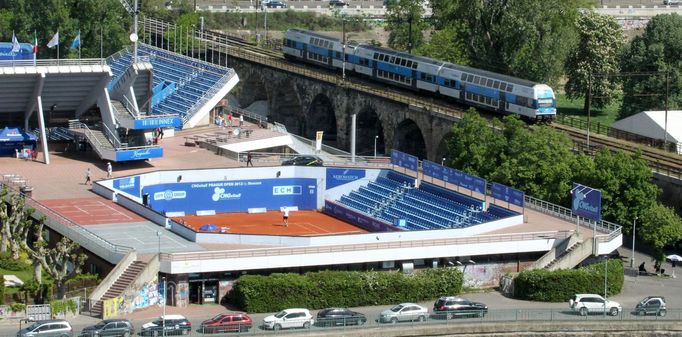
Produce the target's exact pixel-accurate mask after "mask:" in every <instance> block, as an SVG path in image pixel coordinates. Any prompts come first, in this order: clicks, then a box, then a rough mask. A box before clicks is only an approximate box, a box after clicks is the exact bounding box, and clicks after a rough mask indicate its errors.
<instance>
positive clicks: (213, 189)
mask: <svg viewBox="0 0 682 337" xmlns="http://www.w3.org/2000/svg"><path fill="white" fill-rule="evenodd" d="M142 192H143V193H144V194H147V193H148V194H149V204H150V205H149V206H150V207H152V208H153V209H154V210H156V211H159V212H185V214H195V213H196V211H204V210H214V211H215V212H216V213H221V212H245V211H247V210H248V209H249V208H261V207H262V208H266V209H269V210H274V209H277V210H278V209H279V208H280V207H283V206H298V208H299V209H316V208H317V181H316V179H310V178H279V179H255V180H238V181H212V182H202V183H177V184H159V185H152V186H145V187H144V188H143V189H142Z"/></svg>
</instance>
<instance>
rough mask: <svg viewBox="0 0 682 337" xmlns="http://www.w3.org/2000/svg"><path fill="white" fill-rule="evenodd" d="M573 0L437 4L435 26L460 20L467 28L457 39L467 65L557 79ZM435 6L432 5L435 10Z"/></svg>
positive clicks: (571, 41) (570, 35) (570, 39)
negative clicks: (462, 44)
mask: <svg viewBox="0 0 682 337" xmlns="http://www.w3.org/2000/svg"><path fill="white" fill-rule="evenodd" d="M578 4H579V1H578V0H545V1H536V0H470V1H453V2H452V3H451V4H448V5H445V4H444V3H443V2H442V1H437V2H435V3H434V8H438V10H437V11H436V13H434V14H437V15H448V17H437V18H436V19H435V21H436V22H437V23H438V25H449V24H448V22H461V23H462V24H463V25H464V26H465V27H467V28H468V29H466V30H462V31H461V32H460V36H459V39H460V41H463V42H464V43H466V51H467V56H468V59H469V61H470V63H469V64H470V65H471V66H473V67H475V68H481V69H486V70H490V71H494V72H497V73H502V74H507V75H512V76H517V77H520V78H524V79H528V80H532V81H539V82H548V83H553V82H556V81H557V80H558V79H559V77H560V76H561V75H563V68H564V63H565V62H564V61H565V59H566V56H567V55H568V52H569V50H570V49H571V48H573V46H574V45H575V42H576V33H575V27H574V25H573V23H574V22H575V18H576V16H577V15H578V11H577V6H578ZM434 10H435V9H434Z"/></svg>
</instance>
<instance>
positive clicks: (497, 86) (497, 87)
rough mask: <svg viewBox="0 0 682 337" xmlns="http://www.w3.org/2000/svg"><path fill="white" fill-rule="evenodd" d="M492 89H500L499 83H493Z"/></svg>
mask: <svg viewBox="0 0 682 337" xmlns="http://www.w3.org/2000/svg"><path fill="white" fill-rule="evenodd" d="M493 88H495V89H499V88H500V81H495V83H494V84H493Z"/></svg>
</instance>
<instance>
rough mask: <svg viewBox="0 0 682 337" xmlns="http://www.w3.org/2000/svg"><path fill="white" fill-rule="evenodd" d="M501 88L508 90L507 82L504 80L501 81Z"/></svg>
mask: <svg viewBox="0 0 682 337" xmlns="http://www.w3.org/2000/svg"><path fill="white" fill-rule="evenodd" d="M500 90H502V91H507V83H504V82H502V83H500Z"/></svg>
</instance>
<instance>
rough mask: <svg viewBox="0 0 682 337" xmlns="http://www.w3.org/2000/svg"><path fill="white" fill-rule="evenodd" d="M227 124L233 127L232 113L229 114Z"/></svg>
mask: <svg viewBox="0 0 682 337" xmlns="http://www.w3.org/2000/svg"><path fill="white" fill-rule="evenodd" d="M227 125H228V126H229V127H232V113H231V112H230V113H229V114H227Z"/></svg>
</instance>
